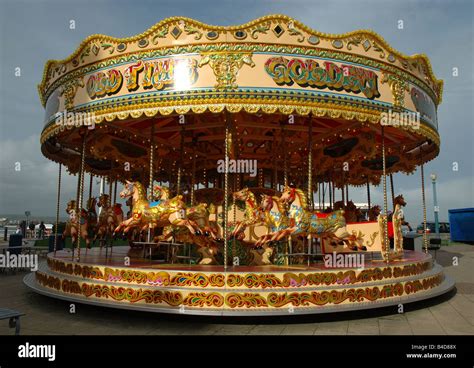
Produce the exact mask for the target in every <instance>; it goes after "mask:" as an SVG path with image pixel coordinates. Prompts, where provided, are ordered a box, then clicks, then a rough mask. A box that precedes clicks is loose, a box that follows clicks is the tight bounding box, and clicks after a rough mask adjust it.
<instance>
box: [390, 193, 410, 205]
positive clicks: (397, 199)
mask: <svg viewBox="0 0 474 368" xmlns="http://www.w3.org/2000/svg"><path fill="white" fill-rule="evenodd" d="M393 202H394V203H395V204H399V205H400V206H403V207H405V206H406V205H407V202H406V201H405V198H403V194H399V195H398V196H396V197H395V198H394V200H393Z"/></svg>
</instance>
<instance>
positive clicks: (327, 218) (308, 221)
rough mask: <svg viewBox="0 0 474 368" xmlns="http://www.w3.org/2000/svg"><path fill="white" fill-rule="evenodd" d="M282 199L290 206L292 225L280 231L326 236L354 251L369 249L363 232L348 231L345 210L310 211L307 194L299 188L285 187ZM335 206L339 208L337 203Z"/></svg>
mask: <svg viewBox="0 0 474 368" xmlns="http://www.w3.org/2000/svg"><path fill="white" fill-rule="evenodd" d="M280 201H281V202H282V203H283V205H289V206H290V207H289V210H288V218H289V221H290V227H289V228H288V229H285V230H283V231H280V233H282V232H284V233H286V234H285V236H288V237H292V236H295V235H303V236H307V235H311V236H316V237H321V238H326V239H328V240H329V242H330V244H333V245H334V246H337V245H338V244H346V245H347V246H348V248H349V249H351V250H354V251H355V250H367V248H366V246H364V245H363V234H361V233H354V232H353V234H349V233H348V232H347V230H346V220H345V218H344V210H335V211H334V212H331V213H328V214H324V215H322V214H320V213H318V212H313V211H309V210H308V206H307V200H306V195H305V193H304V192H303V191H302V190H301V189H298V188H290V187H285V189H284V191H283V193H282V195H281V197H280ZM336 203H337V202H336ZM334 208H337V206H336V204H335V206H334ZM277 238H279V237H277ZM280 239H281V238H280Z"/></svg>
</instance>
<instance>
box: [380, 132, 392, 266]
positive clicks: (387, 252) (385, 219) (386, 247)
mask: <svg viewBox="0 0 474 368" xmlns="http://www.w3.org/2000/svg"><path fill="white" fill-rule="evenodd" d="M382 186H383V213H384V216H383V226H384V238H383V243H385V244H384V247H383V250H384V252H385V262H387V263H388V262H389V261H390V259H389V258H390V242H389V240H388V216H387V207H388V204H387V171H386V162H385V131H384V127H383V126H382Z"/></svg>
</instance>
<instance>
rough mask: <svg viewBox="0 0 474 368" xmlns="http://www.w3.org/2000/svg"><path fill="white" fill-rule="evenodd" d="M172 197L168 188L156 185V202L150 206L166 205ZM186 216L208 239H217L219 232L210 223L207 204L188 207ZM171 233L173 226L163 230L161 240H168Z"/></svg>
mask: <svg viewBox="0 0 474 368" xmlns="http://www.w3.org/2000/svg"><path fill="white" fill-rule="evenodd" d="M170 197H171V196H170V191H169V189H168V188H166V187H162V186H159V185H155V187H154V188H153V198H154V202H151V203H150V206H151V207H153V206H157V205H160V204H165V203H166V202H167V201H169V200H170ZM185 215H186V218H187V219H188V220H189V221H190V222H191V223H192V224H193V225H197V227H198V228H199V229H201V230H202V234H203V235H205V236H206V237H209V236H210V237H211V238H213V239H217V236H218V232H217V230H216V228H215V227H214V226H213V225H212V224H211V223H210V221H209V215H210V211H209V210H208V208H207V204H206V203H199V204H197V205H195V206H191V207H186V208H185ZM171 231H172V226H170V227H166V228H165V229H164V230H163V235H162V236H161V238H162V239H163V240H164V239H167V238H168V235H167V234H170V235H171V233H170V232H171Z"/></svg>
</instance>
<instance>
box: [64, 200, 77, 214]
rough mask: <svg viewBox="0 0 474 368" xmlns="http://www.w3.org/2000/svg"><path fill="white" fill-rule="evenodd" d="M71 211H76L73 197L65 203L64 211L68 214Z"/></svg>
mask: <svg viewBox="0 0 474 368" xmlns="http://www.w3.org/2000/svg"><path fill="white" fill-rule="evenodd" d="M72 211H76V201H75V200H74V199H71V200H70V201H69V202H67V205H66V213H67V214H68V215H69V214H71V212H72Z"/></svg>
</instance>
